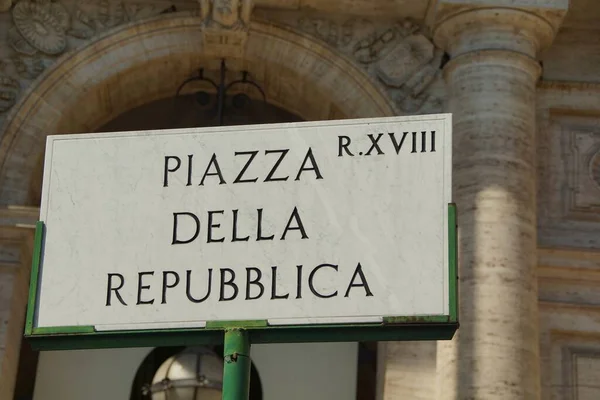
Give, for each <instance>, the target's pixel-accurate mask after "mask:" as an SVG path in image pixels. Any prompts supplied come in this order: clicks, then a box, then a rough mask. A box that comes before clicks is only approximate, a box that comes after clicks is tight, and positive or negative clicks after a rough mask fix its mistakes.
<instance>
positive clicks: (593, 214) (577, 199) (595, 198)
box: [562, 126, 600, 221]
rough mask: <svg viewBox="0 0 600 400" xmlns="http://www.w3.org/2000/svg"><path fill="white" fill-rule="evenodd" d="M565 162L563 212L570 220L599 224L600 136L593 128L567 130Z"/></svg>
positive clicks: (565, 135)
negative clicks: (599, 151)
mask: <svg viewBox="0 0 600 400" xmlns="http://www.w3.org/2000/svg"><path fill="white" fill-rule="evenodd" d="M563 135H564V136H563V146H562V150H563V154H562V156H563V162H564V165H565V170H566V171H567V174H568V175H567V181H566V185H567V190H566V191H565V196H566V198H565V200H566V201H565V204H564V207H565V209H564V212H565V216H566V217H567V218H572V219H576V220H577V219H579V220H588V221H592V220H593V221H600V191H599V190H598V189H599V186H598V185H599V182H600V174H599V172H600V154H599V153H598V150H599V149H600V134H598V133H597V132H596V131H595V130H594V129H593V127H590V130H587V129H586V130H582V129H581V128H580V127H573V128H571V127H568V126H567V127H565V128H564V132H563Z"/></svg>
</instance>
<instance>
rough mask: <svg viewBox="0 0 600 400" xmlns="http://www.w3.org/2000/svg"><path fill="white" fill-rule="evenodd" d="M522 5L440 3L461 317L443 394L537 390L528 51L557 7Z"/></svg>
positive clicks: (441, 353)
mask: <svg viewBox="0 0 600 400" xmlns="http://www.w3.org/2000/svg"><path fill="white" fill-rule="evenodd" d="M446 2H447V3H446ZM519 2H520V1H519V0H514V1H511V2H510V4H511V6H512V7H511V8H508V7H501V6H495V5H494V4H490V3H496V4H498V3H506V1H504V0H495V1H484V0H478V1H476V0H471V1H465V2H461V1H460V0H458V1H457V0H444V1H440V3H441V4H438V9H437V15H436V23H435V27H434V40H435V42H436V44H437V45H438V46H440V47H441V48H443V49H445V50H446V51H447V52H448V54H449V55H450V61H449V62H448V63H447V64H446V66H445V67H444V76H445V79H446V82H447V87H448V90H449V110H450V111H451V112H452V113H453V126H454V136H453V143H454V149H453V159H454V175H453V185H454V187H453V191H454V192H453V197H454V201H455V202H456V203H457V207H458V211H459V215H458V221H459V225H460V228H459V229H460V233H459V240H460V249H459V251H460V258H459V262H460V270H459V276H460V323H461V326H460V329H459V332H458V334H457V335H456V337H455V338H454V340H453V341H451V342H439V343H438V358H437V371H438V372H437V392H438V393H437V398H438V399H439V400H450V399H452V400H454V399H486V400H494V399H502V400H510V399H528V400H529V399H539V398H540V374H539V369H540V365H539V362H540V361H539V338H538V311H537V285H536V273H535V270H536V248H537V243H536V240H537V239H536V199H535V198H536V161H535V157H536V151H535V93H536V82H537V80H538V78H539V76H540V72H541V67H540V64H539V63H538V61H537V60H536V57H537V55H538V54H539V52H540V51H541V50H542V49H543V48H544V47H545V46H547V45H549V44H550V42H551V40H552V39H553V37H554V34H555V30H556V27H557V26H558V24H559V22H560V20H561V19H562V14H561V13H560V12H557V10H556V9H553V8H552V7H548V8H547V9H545V11H543V12H542V11H540V10H537V9H531V8H530V9H523V8H518V3H519ZM474 3H477V5H475V4H474ZM482 3H485V5H486V7H482ZM528 3H529V4H532V3H535V0H534V1H533V2H532V1H528ZM546 3H548V2H546ZM546 5H548V4H546ZM559 11H560V10H559ZM557 22H558V23H557Z"/></svg>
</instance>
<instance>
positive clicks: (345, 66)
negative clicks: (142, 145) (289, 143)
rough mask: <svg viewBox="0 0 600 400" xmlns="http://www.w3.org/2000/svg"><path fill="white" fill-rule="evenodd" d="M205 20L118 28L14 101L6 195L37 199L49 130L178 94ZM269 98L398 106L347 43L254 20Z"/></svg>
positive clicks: (258, 63) (348, 107)
mask: <svg viewBox="0 0 600 400" xmlns="http://www.w3.org/2000/svg"><path fill="white" fill-rule="evenodd" d="M201 34H202V20H201V19H200V18H199V17H195V16H190V15H189V14H177V13H175V14H166V15H162V16H160V17H158V18H155V19H152V20H148V21H145V22H141V23H137V24H130V25H126V26H122V27H118V28H115V29H113V30H111V31H109V32H107V33H106V34H104V35H103V36H102V37H100V38H98V39H96V40H94V41H92V42H90V43H88V44H87V45H85V46H84V47H83V48H81V49H79V50H78V51H75V52H71V53H68V54H66V55H64V56H63V57H62V58H61V59H60V60H59V61H58V62H57V63H56V64H54V65H53V66H52V67H51V68H49V69H48V70H47V71H46V72H45V73H44V74H43V75H42V76H40V78H39V79H38V80H37V82H36V83H35V84H34V85H33V86H32V87H31V88H30V89H29V90H28V92H27V93H26V94H25V96H23V97H22V98H21V100H20V101H19V103H17V104H16V105H15V106H14V108H13V109H12V110H11V113H10V114H9V116H8V119H7V122H6V124H5V127H4V130H3V133H2V139H1V141H0V205H7V204H23V205H35V204H30V203H31V200H30V198H29V192H30V187H31V186H30V181H31V179H32V176H33V175H34V171H35V169H36V165H37V163H38V162H39V159H40V155H41V154H43V151H44V145H45V137H46V136H47V135H48V134H55V133H61V134H62V133H82V132H90V131H93V130H94V129H96V128H97V127H99V126H100V125H102V124H104V123H106V122H108V121H109V120H111V119H112V118H114V117H115V116H116V115H118V114H119V113H121V112H123V111H126V110H129V109H132V108H134V107H136V106H139V105H141V104H144V103H147V102H150V101H153V100H157V99H160V98H165V97H169V96H172V95H173V93H174V90H175V88H176V86H177V85H178V83H180V82H181V81H183V80H184V79H185V78H187V77H189V76H190V75H192V74H193V73H194V72H195V71H196V70H197V68H199V66H210V65H215V69H216V63H217V62H218V60H217V59H214V58H213V57H210V56H208V55H207V54H206V53H205V52H204V48H203V46H204V44H203V42H202V40H201V37H202V36H201ZM230 65H231V66H232V69H237V70H240V69H247V70H249V71H250V73H251V74H252V75H253V76H254V77H255V79H256V80H258V81H259V82H260V83H261V85H262V86H263V87H264V88H265V91H266V94H267V98H268V101H269V102H270V103H272V104H275V105H277V106H279V107H282V108H284V109H287V110H289V111H290V112H293V113H295V114H297V115H299V116H301V117H302V118H303V119H307V120H323V119H336V118H346V117H352V118H360V117H377V116H389V115H393V114H394V106H393V104H392V102H391V100H390V99H389V97H388V95H387V94H386V93H385V91H384V89H383V86H382V85H380V84H378V83H377V82H375V81H373V80H372V79H371V78H370V77H369V76H368V75H367V73H365V72H364V70H362V69H361V68H359V67H358V66H357V65H356V64H355V63H353V62H352V61H351V60H349V59H348V58H346V57H345V56H343V55H342V54H341V53H339V52H337V51H335V50H333V49H332V48H329V47H328V46H327V45H326V44H324V43H322V42H319V41H317V40H315V39H314V38H312V37H310V36H308V35H306V34H303V33H300V31H298V30H294V29H291V28H290V29H286V28H282V27H276V26H274V25H270V24H267V23H263V22H257V21H253V22H252V23H251V25H250V30H249V34H248V38H247V42H246V50H245V55H244V57H243V58H237V59H232V60H231V61H230Z"/></svg>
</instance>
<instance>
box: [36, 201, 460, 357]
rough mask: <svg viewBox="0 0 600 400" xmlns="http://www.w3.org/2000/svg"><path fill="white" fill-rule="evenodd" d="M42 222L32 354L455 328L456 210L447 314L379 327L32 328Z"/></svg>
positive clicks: (424, 333)
mask: <svg viewBox="0 0 600 400" xmlns="http://www.w3.org/2000/svg"><path fill="white" fill-rule="evenodd" d="M43 238H44V223H43V222H41V221H40V222H38V223H37V225H36V232H35V247H34V253H33V261H32V269H31V282H30V287H29V300H28V305H27V317H26V321H25V338H27V339H28V341H29V342H30V343H31V345H32V347H33V348H35V349H38V350H64V349H69V350H71V349H90V348H94V349H98V348H122V347H153V346H175V345H182V346H191V345H208V344H222V343H223V342H224V332H225V331H230V330H243V331H244V332H247V335H248V340H249V343H253V344H256V343H302V342H355V341H402V340H449V339H452V337H453V336H454V333H455V331H456V330H457V329H458V273H457V221H456V205H455V204H453V203H452V204H449V205H448V257H449V260H448V265H449V271H448V272H449V287H448V293H449V308H448V309H449V313H448V315H421V316H389V317H384V318H383V322H381V323H361V324H331V325H285V326H269V325H268V324H267V321H266V320H251V321H208V322H207V323H206V327H205V328H190V329H157V330H130V331H101V332H99V331H96V330H95V329H94V327H93V326H57V327H40V328H38V327H36V326H35V319H36V315H35V313H36V309H37V301H38V296H37V293H38V284H39V282H38V278H39V272H40V262H41V257H42V246H43Z"/></svg>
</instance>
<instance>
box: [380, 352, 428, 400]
mask: <svg viewBox="0 0 600 400" xmlns="http://www.w3.org/2000/svg"><path fill="white" fill-rule="evenodd" d="M377 351H378V357H379V358H380V360H379V362H380V365H381V368H380V369H379V370H378V371H379V374H380V376H379V379H380V384H379V390H378V400H393V399H411V400H430V399H434V398H435V394H436V389H435V385H434V384H433V383H434V382H435V377H436V342H380V343H379V347H378V349H377Z"/></svg>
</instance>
